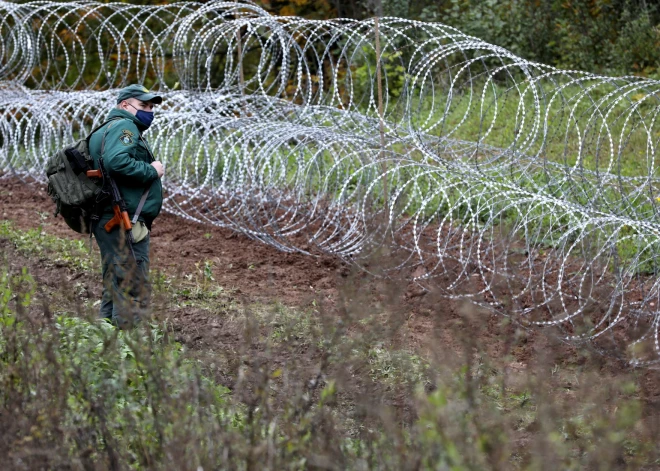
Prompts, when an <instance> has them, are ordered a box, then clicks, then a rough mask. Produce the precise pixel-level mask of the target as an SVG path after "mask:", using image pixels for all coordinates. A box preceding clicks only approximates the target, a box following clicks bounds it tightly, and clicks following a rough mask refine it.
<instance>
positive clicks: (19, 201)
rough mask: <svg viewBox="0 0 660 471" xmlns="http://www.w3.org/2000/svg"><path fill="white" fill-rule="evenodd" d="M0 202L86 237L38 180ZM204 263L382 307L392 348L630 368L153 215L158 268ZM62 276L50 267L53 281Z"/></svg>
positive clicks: (8, 186) (335, 308) (219, 341)
mask: <svg viewBox="0 0 660 471" xmlns="http://www.w3.org/2000/svg"><path fill="white" fill-rule="evenodd" d="M0 208H1V209H0V215H1V219H3V220H11V221H13V222H14V223H15V224H16V226H17V227H19V228H21V229H29V228H35V227H38V226H41V227H42V228H43V230H44V231H46V232H47V233H49V234H53V235H57V236H59V237H67V238H76V237H77V238H83V237H82V236H78V235H76V234H75V233H74V232H72V231H71V230H70V229H69V228H68V227H67V226H66V224H65V223H64V222H63V220H62V219H61V218H54V217H53V216H52V212H53V209H54V207H53V204H52V202H51V201H50V198H49V197H48V196H47V195H46V192H45V190H44V188H42V187H40V186H35V185H26V184H24V183H23V182H21V181H18V180H12V179H3V180H0ZM205 262H212V267H213V276H214V278H215V280H216V281H217V283H218V284H219V285H221V286H223V287H224V288H226V289H227V290H229V291H230V292H231V293H232V296H234V297H236V298H238V299H240V300H241V301H242V302H249V303H273V302H275V301H277V302H279V303H282V304H283V305H286V306H291V307H294V308H299V309H308V308H310V306H312V305H314V306H317V307H318V306H321V312H323V313H324V314H323V315H324V316H330V317H331V318H332V317H333V316H335V317H337V318H341V317H342V316H345V314H346V311H353V312H355V311H361V310H374V309H384V310H386V311H387V312H388V315H387V319H388V322H390V323H391V325H390V326H389V327H390V332H391V334H392V335H391V337H390V339H391V342H392V343H394V344H395V345H394V347H396V348H403V349H412V350H416V351H418V352H419V353H421V354H422V355H426V354H429V355H430V354H434V352H437V349H436V347H437V346H438V345H440V344H442V345H443V347H447V346H449V347H450V348H449V350H450V351H451V350H452V349H453V351H454V352H455V354H456V355H462V354H463V352H462V349H464V347H463V345H464V344H465V340H466V338H467V339H469V341H470V342H472V343H473V344H474V345H476V346H478V347H479V349H480V350H481V351H484V352H487V353H488V355H490V356H492V357H493V358H497V357H505V356H506V357H507V358H510V361H509V364H508V366H509V368H510V369H511V370H512V371H514V370H515V371H521V372H523V371H525V369H526V368H527V367H528V366H529V365H531V364H532V363H534V362H539V361H545V362H547V361H550V362H551V364H552V363H558V364H565V365H570V366H572V367H581V365H584V364H585V363H586V362H588V363H589V368H592V369H594V370H595V371H596V373H597V374H599V375H601V376H602V377H603V378H616V377H617V376H620V375H621V376H622V375H628V374H630V367H628V366H627V365H625V364H623V363H621V362H619V361H617V360H616V359H614V358H611V357H603V356H602V355H599V354H597V353H596V352H594V351H593V350H592V349H590V348H589V347H588V346H585V347H580V348H577V347H575V346H571V345H567V344H564V343H561V342H558V341H557V340H555V339H553V337H552V335H551V332H547V331H535V330H522V331H521V330H520V329H518V328H516V327H515V326H512V325H511V324H507V323H506V322H503V319H502V317H501V316H499V315H495V314H492V313H487V312H480V311H476V310H472V311H470V313H469V314H468V315H467V316H466V314H465V310H466V308H465V306H464V305H463V304H461V303H458V302H453V301H448V300H446V299H444V298H441V297H438V296H434V295H433V293H430V294H426V293H424V292H422V291H420V290H418V289H417V288H416V287H415V286H411V285H407V284H405V283H400V282H387V281H382V280H375V279H372V278H370V277H368V276H367V275H366V274H364V273H362V272H361V271H360V270H359V269H357V268H355V267H352V266H350V265H348V264H346V263H345V262H343V261H341V260H340V259H338V258H335V257H332V256H327V255H323V256H318V257H311V256H306V255H301V254H286V253H282V252H280V251H278V250H276V249H275V248H272V247H270V246H267V245H264V244H262V243H259V242H255V241H253V240H251V239H249V238H248V237H246V236H244V235H241V234H237V233H235V232H232V231H230V230H228V229H223V228H218V227H213V226H206V225H201V224H197V223H191V222H188V221H184V220H182V219H181V218H178V217H175V216H172V215H169V214H163V215H161V217H159V218H158V219H157V220H156V222H155V223H154V226H153V231H152V270H161V271H163V272H165V273H170V274H172V275H178V276H183V275H186V274H191V273H198V272H199V267H200V266H203V264H204V263H205ZM34 269H35V270H38V267H34ZM57 276H58V275H57V274H56V273H55V274H53V273H51V274H50V275H49V277H50V278H52V279H53V280H55V279H56V278H57ZM90 290H91V292H90V293H91V294H90V295H91V296H98V294H99V293H100V287H98V286H92V287H91V288H90ZM317 311H318V309H317ZM164 315H165V316H166V317H167V318H168V319H170V321H171V322H172V324H173V326H174V330H175V331H176V332H178V335H179V340H181V341H182V342H184V343H185V344H187V345H188V346H189V347H191V348H193V349H196V350H197V351H199V352H200V353H201V354H203V353H204V352H205V351H207V350H209V351H211V350H214V349H217V348H220V347H223V348H239V345H240V343H241V339H240V338H239V336H240V335H241V334H240V332H239V331H238V330H236V329H235V328H229V326H228V324H227V325H225V322H224V320H223V319H222V317H221V316H220V315H219V316H217V317H214V316H213V315H209V313H208V311H205V312H201V311H200V312H198V311H196V310H195V309H185V308H176V309H172V310H171V311H170V312H167V313H164ZM360 328H367V327H364V326H363V327H360ZM443 351H445V352H446V351H448V350H447V349H444V350H443ZM262 353H263V352H262ZM271 353H272V352H271ZM263 354H264V355H266V353H263ZM202 356H203V355H202ZM549 356H551V357H552V358H551V359H550V360H548V357H549ZM271 360H275V361H276V362H277V359H271ZM635 374H637V375H639V384H640V386H641V391H640V393H641V395H642V396H643V398H644V400H645V402H646V404H647V407H649V410H648V412H649V413H652V412H653V413H656V414H657V413H658V412H659V411H660V376H659V374H658V372H657V371H653V370H639V371H638V372H636V373H635ZM228 382H230V381H229V380H228Z"/></svg>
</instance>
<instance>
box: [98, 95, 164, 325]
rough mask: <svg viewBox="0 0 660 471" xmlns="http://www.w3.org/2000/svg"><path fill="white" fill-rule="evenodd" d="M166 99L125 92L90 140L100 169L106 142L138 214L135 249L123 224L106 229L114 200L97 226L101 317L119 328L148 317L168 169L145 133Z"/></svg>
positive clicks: (107, 158) (108, 158)
mask: <svg viewBox="0 0 660 471" xmlns="http://www.w3.org/2000/svg"><path fill="white" fill-rule="evenodd" d="M162 101H163V99H162V97H160V96H158V95H156V94H153V93H150V92H149V90H147V89H146V88H144V87H143V86H141V85H130V86H128V87H126V88H124V89H122V90H120V92H119V95H118V96H117V107H116V108H114V109H113V110H112V111H110V114H109V115H108V120H111V121H109V122H108V123H107V124H105V125H104V126H103V127H101V128H100V129H98V130H97V131H96V132H94V134H92V136H91V138H90V140H89V152H90V154H91V156H92V157H93V158H94V163H95V168H96V169H98V168H99V157H100V156H101V144H102V141H104V142H103V162H104V167H105V169H106V171H107V172H108V173H109V175H110V177H111V178H112V179H113V180H114V181H115V183H116V184H117V186H118V187H119V191H120V193H121V195H122V197H123V199H124V201H125V202H126V206H127V209H128V213H129V216H130V217H131V218H132V219H133V218H134V216H135V215H136V213H138V217H137V222H136V223H135V224H134V225H133V230H132V231H133V238H134V241H135V243H134V244H133V251H132V253H131V251H130V249H129V247H127V244H126V237H125V232H124V231H123V230H122V229H121V228H120V227H115V228H114V229H113V230H111V231H110V232H107V231H106V230H105V228H104V226H105V225H106V223H107V222H108V221H110V220H111V219H112V218H113V216H114V213H113V210H112V204H111V203H110V202H108V204H107V205H105V206H104V207H103V208H101V210H100V211H99V214H100V220H98V221H96V222H94V223H93V227H92V232H93V234H94V237H95V238H96V241H97V243H98V245H99V249H100V251H101V259H102V270H103V297H102V300H101V311H100V315H101V317H103V318H106V319H109V320H111V321H112V322H113V323H114V324H115V325H117V326H119V327H125V326H128V325H131V324H133V323H134V322H136V321H137V320H139V318H140V317H141V316H143V315H144V313H145V311H146V309H147V305H148V302H149V297H150V294H151V288H150V284H149V232H150V230H151V224H152V223H153V221H154V219H155V218H156V217H157V216H158V214H159V213H160V209H161V206H162V203H163V195H162V186H161V181H160V179H161V177H162V176H163V172H164V170H163V165H162V164H161V162H160V161H158V160H156V159H155V158H154V157H153V154H152V152H151V148H150V147H149V144H148V143H147V141H146V140H145V139H144V137H143V136H142V134H143V133H144V132H145V131H146V130H147V129H148V128H149V126H150V125H151V122H152V121H153V119H154V106H155V105H159V104H161V103H162ZM133 253H134V254H135V257H133Z"/></svg>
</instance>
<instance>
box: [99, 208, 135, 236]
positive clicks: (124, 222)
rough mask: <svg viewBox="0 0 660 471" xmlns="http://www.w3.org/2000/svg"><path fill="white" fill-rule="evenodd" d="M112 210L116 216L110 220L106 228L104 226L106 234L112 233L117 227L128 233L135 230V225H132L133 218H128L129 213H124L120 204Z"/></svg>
mask: <svg viewBox="0 0 660 471" xmlns="http://www.w3.org/2000/svg"><path fill="white" fill-rule="evenodd" d="M112 210H113V211H114V213H115V216H114V217H113V218H112V219H110V220H109V221H108V222H107V223H106V225H105V226H103V227H104V228H105V231H106V232H110V231H112V230H113V229H114V228H115V226H120V227H122V228H123V229H124V230H125V231H126V232H128V231H130V230H131V229H133V225H132V224H131V218H129V217H128V212H127V211H122V210H121V209H119V205H118V204H115V205H114V206H113V207H112Z"/></svg>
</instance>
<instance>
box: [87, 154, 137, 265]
mask: <svg viewBox="0 0 660 471" xmlns="http://www.w3.org/2000/svg"><path fill="white" fill-rule="evenodd" d="M87 176H88V177H90V178H103V189H104V190H105V193H106V194H107V193H109V194H110V197H111V198H112V211H113V212H114V213H115V215H114V217H113V218H112V219H110V220H109V221H108V222H107V224H106V225H105V226H104V229H105V231H106V232H110V231H112V230H113V229H114V228H115V227H116V226H119V227H120V228H121V229H123V230H124V231H125V233H126V245H128V248H129V249H130V251H131V255H132V256H133V260H135V261H136V262H137V258H136V257H135V252H134V251H133V244H134V243H135V240H134V239H133V224H132V223H131V218H130V217H128V208H127V207H126V202H125V201H124V198H122V196H121V193H120V191H119V187H118V186H117V183H115V181H114V180H113V179H112V177H110V174H109V173H108V172H107V171H106V169H105V166H104V165H103V156H101V157H99V170H88V171H87ZM108 190H109V191H108Z"/></svg>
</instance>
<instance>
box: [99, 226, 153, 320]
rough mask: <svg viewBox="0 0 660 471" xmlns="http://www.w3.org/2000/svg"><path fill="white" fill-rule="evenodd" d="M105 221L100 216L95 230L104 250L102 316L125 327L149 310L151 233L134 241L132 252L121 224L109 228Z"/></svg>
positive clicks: (102, 261)
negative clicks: (110, 229)
mask: <svg viewBox="0 0 660 471" xmlns="http://www.w3.org/2000/svg"><path fill="white" fill-rule="evenodd" d="M106 222H107V221H104V220H101V221H100V222H99V223H97V224H96V225H95V227H94V230H93V233H94V238H95V239H96V242H97V243H98V245H99V249H100V251H101V263H102V273H103V295H102V299H101V309H100V316H101V317H102V318H105V319H108V320H110V321H112V323H113V324H115V325H116V326H117V327H120V328H124V327H128V326H131V325H133V324H135V323H136V322H138V321H139V320H140V319H141V318H143V317H144V316H145V315H146V313H147V308H148V305H149V298H150V297H151V285H150V283H149V236H147V237H146V238H145V239H143V240H141V241H140V242H138V243H136V244H133V252H132V253H131V250H130V249H129V247H128V244H127V242H126V235H125V232H124V231H122V230H120V229H119V228H118V227H116V228H115V229H113V230H112V231H111V232H106V230H105V228H104V227H103V226H104V225H105V223H106ZM133 253H134V254H135V258H133Z"/></svg>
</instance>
